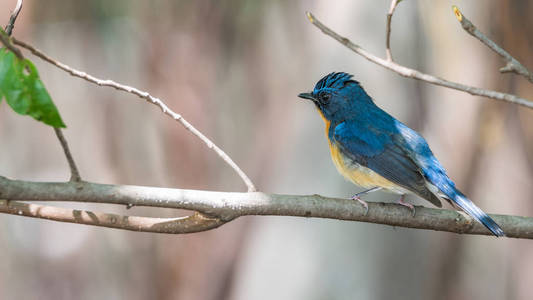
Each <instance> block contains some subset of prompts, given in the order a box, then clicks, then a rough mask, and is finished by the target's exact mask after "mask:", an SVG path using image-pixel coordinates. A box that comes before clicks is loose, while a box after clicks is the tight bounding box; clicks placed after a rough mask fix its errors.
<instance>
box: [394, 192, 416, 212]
mask: <svg viewBox="0 0 533 300" xmlns="http://www.w3.org/2000/svg"><path fill="white" fill-rule="evenodd" d="M404 199H405V195H401V196H400V198H398V201H397V203H398V204H400V205H403V206H405V207H407V208H409V210H410V211H411V214H412V215H413V217H414V216H415V214H416V209H415V207H414V206H413V204H411V203H407V202H405V201H403V200H404Z"/></svg>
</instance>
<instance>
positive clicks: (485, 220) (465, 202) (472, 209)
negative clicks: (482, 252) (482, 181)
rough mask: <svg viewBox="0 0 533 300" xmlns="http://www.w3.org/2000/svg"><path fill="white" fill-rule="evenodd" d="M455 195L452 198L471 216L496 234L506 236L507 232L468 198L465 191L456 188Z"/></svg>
mask: <svg viewBox="0 0 533 300" xmlns="http://www.w3.org/2000/svg"><path fill="white" fill-rule="evenodd" d="M454 194H455V195H454V196H455V197H453V198H452V199H451V200H452V201H453V202H454V203H455V204H457V205H458V206H459V207H460V208H461V209H462V210H464V211H465V212H466V213H467V214H469V215H470V216H471V217H473V218H474V219H476V220H477V221H478V222H479V223H481V224H483V225H485V227H487V228H488V229H489V230H490V231H491V232H492V233H493V234H494V235H495V236H505V233H504V232H503V230H502V229H501V228H500V226H499V225H498V224H496V222H494V220H493V219H492V218H491V217H489V216H488V215H487V214H486V213H484V212H483V211H482V210H481V209H480V208H479V207H477V206H476V205H475V204H474V203H473V202H472V201H470V199H468V198H467V197H466V196H465V195H463V193H461V192H459V191H457V190H456V192H455V193H454Z"/></svg>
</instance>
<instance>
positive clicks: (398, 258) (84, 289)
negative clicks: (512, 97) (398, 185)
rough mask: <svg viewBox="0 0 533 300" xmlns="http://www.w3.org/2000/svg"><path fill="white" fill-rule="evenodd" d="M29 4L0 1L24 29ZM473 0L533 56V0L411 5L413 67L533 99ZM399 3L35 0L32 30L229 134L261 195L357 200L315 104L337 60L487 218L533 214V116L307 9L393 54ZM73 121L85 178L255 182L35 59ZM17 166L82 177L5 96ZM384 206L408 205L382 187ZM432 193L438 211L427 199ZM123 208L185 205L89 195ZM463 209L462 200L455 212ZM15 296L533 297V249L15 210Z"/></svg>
mask: <svg viewBox="0 0 533 300" xmlns="http://www.w3.org/2000/svg"><path fill="white" fill-rule="evenodd" d="M15 3H16V1H15V0H0V23H1V24H7V21H8V19H9V16H10V13H11V10H12V9H13V8H14V7H15ZM452 4H456V5H458V6H459V8H460V9H461V10H462V12H463V13H464V14H465V16H467V17H468V18H469V19H470V20H472V22H473V23H474V24H476V25H477V26H478V27H479V29H480V30H481V31H483V32H484V33H486V34H487V35H488V36H489V37H490V38H492V39H493V40H494V41H496V42H497V43H499V44H500V45H501V46H503V47H504V48H505V49H506V50H508V51H509V52H510V53H511V54H512V55H513V56H514V57H516V58H517V59H518V60H520V61H521V62H522V63H523V64H524V65H525V66H527V67H529V68H530V69H532V68H533V56H532V55H531V53H533V18H530V14H531V12H533V3H531V2H529V1H510V0H507V1H496V0H492V1H484V0H477V1H429V0H420V1H405V2H402V3H401V4H400V5H399V6H398V8H397V10H396V13H395V15H394V18H393V30H392V47H393V48H392V50H393V56H394V58H395V59H396V60H397V61H398V62H399V63H401V64H404V65H406V66H409V67H412V68H415V69H418V70H421V71H424V72H427V73H430V74H434V75H437V76H442V77H444V78H447V79H450V80H453V81H458V82H462V83H466V84H470V85H474V86H480V87H485V88H490V89H495V90H498V91H504V92H509V93H515V94H518V95H520V96H522V97H524V98H528V99H533V85H532V84H530V83H529V82H527V81H526V80H525V79H523V78H521V77H518V76H516V75H512V74H505V75H502V74H499V72H498V68H499V67H501V66H503V65H504V62H503V61H502V60H501V59H500V57H498V56H497V55H496V54H494V53H492V52H491V51H490V50H489V49H487V48H486V47H485V46H483V45H482V44H481V43H480V42H479V41H477V40H475V39H474V38H472V37H471V36H469V35H468V34H466V33H465V32H464V31H463V29H462V28H461V27H460V25H459V23H458V22H457V20H456V18H455V16H454V14H453V13H452V9H451V5H452ZM389 5H390V1H370V0H359V1H348V0H343V1H334V2H332V1H252V0H233V1H205V0H200V1H170V0H168V1H162V0H156V1H140V0H135V1H133V0H130V1H126V0H120V1H119V0H115V1H103V0H98V1H96V0H91V1H59V0H47V1H29V0H26V1H25V2H24V7H23V9H22V12H21V14H20V16H19V18H18V20H17V23H16V26H15V29H14V36H16V37H17V38H19V39H21V40H23V41H26V42H29V43H30V44H32V45H34V46H35V47H37V48H39V49H42V50H43V51H44V52H45V53H47V54H49V55H50V56H52V57H54V58H56V59H58V60H60V61H62V62H64V63H66V64H68V65H71V66H73V67H75V68H78V69H80V70H83V71H86V72H88V73H90V74H93V75H95V76H97V77H100V78H110V79H113V80H115V81H117V82H121V83H125V84H129V85H132V86H135V87H138V88H139V89H142V90H146V91H149V92H150V93H152V95H154V96H156V97H160V98H161V99H163V101H165V102H166V103H167V104H168V105H169V106H170V107H171V108H172V109H173V110H175V111H176V112H178V113H181V114H182V115H183V116H184V117H185V118H186V119H187V120H189V121H190V122H191V123H192V124H194V125H195V126H196V127H197V128H198V129H199V130H201V131H202V132H203V133H205V134H206V135H207V136H209V137H210V138H212V139H213V140H214V142H215V143H217V144H218V145H219V146H220V147H221V148H222V149H224V150H225V151H226V152H227V153H228V154H229V155H230V156H231V157H232V158H233V159H234V160H235V161H236V162H237V164H239V165H240V166H241V167H242V168H243V169H244V171H245V172H246V173H247V174H248V175H249V176H250V177H251V178H252V180H253V181H254V182H255V183H256V185H257V186H258V188H259V189H260V190H261V191H264V192H269V193H287V194H314V193H317V194H321V195H325V196H331V197H349V196H351V195H352V194H354V193H355V192H357V191H360V190H359V189H358V188H357V187H355V186H353V185H352V184H350V183H348V182H347V181H345V180H344V179H343V178H342V177H341V176H340V175H338V174H337V172H336V170H335V168H334V166H333V164H332V162H331V160H330V158H329V153H328V151H329V149H328V146H327V142H326V139H325V137H324V124H323V122H322V120H321V119H320V118H319V117H318V114H317V113H316V111H315V109H314V107H313V106H312V105H311V104H310V103H307V102H304V101H302V100H301V99H299V98H297V97H296V95H297V94H298V93H299V92H304V91H309V90H311V89H312V88H313V86H314V84H315V83H316V81H318V80H319V79H320V78H321V77H322V76H323V75H325V74H327V73H329V72H332V71H345V72H349V73H352V74H354V75H355V78H356V79H357V80H359V81H360V82H361V83H362V85H363V86H364V87H365V89H366V90H367V92H368V93H369V94H370V95H371V96H372V97H373V98H374V99H375V101H376V103H377V104H378V105H379V106H381V107H383V108H384V109H386V110H387V111H388V112H390V113H391V114H393V115H394V116H396V117H397V118H398V119H400V120H401V121H403V122H404V123H406V124H407V125H409V126H410V127H412V128H415V129H416V130H418V131H420V132H421V133H422V134H423V135H424V136H425V137H426V139H427V140H428V142H429V144H430V145H431V147H432V149H433V151H434V153H435V154H436V156H437V157H438V158H439V159H440V161H441V162H442V164H443V165H444V166H445V167H446V169H447V170H448V173H449V175H450V176H451V177H452V178H453V179H454V180H455V182H456V183H457V185H458V186H459V187H460V188H461V189H462V190H463V192H465V193H466V194H467V195H469V196H470V198H472V199H473V200H474V202H476V203H477V204H479V206H480V207H481V208H483V209H484V210H485V211H486V212H489V213H501V214H516V215H528V216H532V215H533V202H532V201H531V200H532V199H531V196H530V195H531V194H532V192H533V184H532V180H531V179H532V172H533V113H532V111H531V110H527V109H524V108H521V107H519V106H516V105H511V104H507V103H500V102H497V101H494V100H489V99H483V98H478V97H472V96H470V95H468V94H465V93H461V92H458V91H454V90H449V89H445V88H441V87H435V86H431V85H428V84H425V83H420V82H417V81H415V80H411V79H406V78H402V77H400V76H398V75H396V74H394V73H391V72H390V71H387V70H385V69H383V68H382V67H379V66H377V65H374V64H372V63H370V62H368V61H366V60H365V59H363V58H361V57H360V56H358V55H356V54H354V53H352V52H350V51H349V50H347V49H346V48H344V47H343V46H341V45H340V44H339V43H337V42H336V41H334V40H332V39H331V38H329V37H327V36H325V35H324V34H322V33H321V32H320V31H319V30H317V29H316V28H315V27H314V26H312V25H311V24H310V23H309V22H308V21H307V19H306V17H305V15H304V12H305V11H311V12H313V13H314V14H315V15H316V16H317V17H318V18H319V19H320V20H321V21H323V22H324V23H325V24H326V25H328V26H330V27H331V28H332V29H334V30H336V31H337V32H338V33H340V34H342V35H345V36H347V37H349V38H350V39H352V41H354V42H355V43H357V44H359V45H361V46H363V47H364V48H366V49H368V50H369V51H371V52H373V53H375V54H377V55H380V56H382V57H384V56H385V50H384V42H385V15H386V12H387V10H388V8H389ZM26 55H27V56H28V57H29V58H30V59H31V60H33V61H34V62H35V63H36V65H37V67H38V69H39V71H40V74H41V77H42V79H43V81H44V83H45V84H46V86H47V87H48V89H49V91H50V94H51V95H52V98H53V99H54V101H55V103H56V105H57V106H58V109H59V111H60V113H61V115H62V117H63V120H64V121H65V123H66V124H67V126H68V128H67V129H66V130H65V131H64V133H65V135H66V137H67V139H68V142H69V144H70V147H71V150H72V152H73V155H74V157H75V159H76V161H77V163H78V167H79V169H80V172H81V175H82V177H83V178H84V179H85V180H88V181H94V182H101V183H115V184H135V185H150V186H162V187H176V188H187V189H206V190H222V191H245V187H244V185H243V184H242V182H241V181H240V179H239V178H238V177H237V175H235V174H234V172H233V171H232V170H231V169H229V168H228V167H227V166H226V165H225V164H224V163H223V162H222V161H221V160H220V159H219V158H218V157H217V156H216V155H215V154H214V153H213V152H211V151H209V150H208V149H207V148H206V147H205V146H204V145H203V144H202V143H201V142H200V141H199V140H198V139H196V138H195V137H193V136H192V135H191V134H190V133H189V132H187V131H185V130H184V129H183V128H182V127H181V126H180V125H179V124H177V123H176V122H174V121H172V120H171V119H170V118H168V117H167V116H165V115H163V114H162V113H161V112H160V111H159V109H158V108H157V107H155V106H153V105H150V104H148V103H146V102H145V101H144V100H140V99H139V98H137V97H135V96H132V95H129V94H125V93H122V92H117V91H115V90H113V89H111V88H100V87H97V86H94V85H92V84H89V83H87V82H85V81H83V80H81V79H77V78H73V77H71V76H69V75H68V74H66V73H64V72H63V71H60V70H58V69H56V68H54V67H52V66H50V65H48V64H45V63H43V62H42V61H41V60H39V59H38V58H36V57H33V56H31V55H30V54H29V53H26ZM0 145H1V146H0V175H2V176H7V177H10V178H17V179H24V180H38V181H65V180H68V178H69V171H68V166H67V163H66V161H65V158H64V155H63V152H62V150H61V148H60V145H59V143H58V141H57V139H56V137H55V134H54V132H53V130H52V129H50V128H49V127H47V126H45V125H43V124H41V123H38V122H35V121H34V120H33V119H31V118H29V117H22V116H19V115H16V114H15V113H14V112H13V111H11V109H10V108H9V107H8V106H7V105H6V104H5V103H0ZM366 199H367V200H369V201H394V199H395V196H394V195H391V194H386V193H379V192H377V193H374V194H371V195H369V196H368V197H367V198H366ZM410 201H411V202H413V203H415V204H422V205H428V206H429V205H430V204H429V203H427V202H423V201H422V200H420V199H415V198H411V199H410ZM72 206H73V207H78V208H86V209H94V210H98V211H111V212H118V213H122V214H136V215H159V216H175V215H177V214H179V213H183V212H176V211H174V210H164V209H161V210H156V209H145V208H139V207H135V208H133V209H131V210H128V211H127V210H126V209H125V208H124V207H112V206H104V207H102V206H96V205H82V204H77V205H72ZM448 208H449V206H448ZM0 222H1V226H0V298H1V299H15V298H16V299H391V298H394V299H531V294H532V286H531V282H532V281H533V243H532V242H531V241H527V240H514V239H496V238H491V237H483V236H460V235H456V234H450V233H443V232H432V231H422V230H411V229H404V228H392V227H388V226H383V225H373V224H365V223H356V222H344V221H336V220H321V219H306V218H293V217H243V218H240V219H238V220H235V221H233V222H231V223H229V224H226V225H224V226H222V227H220V228H218V229H216V230H212V231H208V232H204V233H197V234H190V235H176V236H173V235H162V234H159V235H158V234H148V233H134V232H127V231H120V230H114V229H105V228H96V227H87V226H80V225H73V224H63V223H55V222H50V221H44V220H36V219H29V218H21V217H17V216H10V215H1V216H0Z"/></svg>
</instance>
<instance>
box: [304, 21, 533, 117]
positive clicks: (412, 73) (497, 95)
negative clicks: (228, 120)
mask: <svg viewBox="0 0 533 300" xmlns="http://www.w3.org/2000/svg"><path fill="white" fill-rule="evenodd" d="M307 18H308V19H309V21H310V22H311V23H312V24H313V25H315V26H316V27H317V28H318V29H320V30H321V31H322V32H323V33H324V34H326V35H328V36H330V37H332V38H333V39H335V40H337V41H338V42H339V43H341V44H343V45H344V46H346V47H347V48H348V49H350V50H352V51H353V52H355V53H357V54H359V55H361V56H362V57H364V58H366V59H367V60H369V61H371V62H373V63H375V64H378V65H380V66H382V67H385V68H387V69H389V70H391V71H393V72H395V73H397V74H399V75H401V76H404V77H408V78H414V79H418V80H421V81H424V82H428V83H431V84H435V85H440V86H444V87H447V88H451V89H455V90H458V91H463V92H466V93H469V94H471V95H477V96H483V97H487V98H491V99H496V100H501V101H506V102H511V103H514V104H518V105H522V106H525V107H527V108H533V102H532V101H530V100H527V99H524V98H520V97H518V96H515V95H512V94H506V93H501V92H496V91H492V90H486V89H481V88H477V87H473V86H468V85H465V84H462V83H457V82H452V81H448V80H446V79H442V78H440V77H436V76H433V75H429V74H425V73H422V72H420V71H417V70H414V69H411V68H407V67H405V66H402V65H399V64H397V63H395V62H394V61H388V60H386V59H382V58H380V57H377V56H375V55H374V54H372V53H370V52H368V51H366V50H365V49H363V48H361V47H360V46H359V45H356V44H354V43H353V42H352V41H350V40H349V39H347V38H345V37H343V36H341V35H339V34H337V33H336V32H334V31H333V30H331V29H330V28H328V27H327V26H326V25H324V24H322V23H321V22H320V21H319V20H318V19H316V18H315V16H314V15H313V14H311V13H310V12H307Z"/></svg>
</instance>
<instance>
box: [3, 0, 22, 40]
mask: <svg viewBox="0 0 533 300" xmlns="http://www.w3.org/2000/svg"><path fill="white" fill-rule="evenodd" d="M21 9H22V0H18V1H17V4H16V5H15V9H14V10H13V12H12V13H11V17H10V18H9V23H7V26H6V28H5V31H6V33H7V35H8V36H10V35H11V33H12V32H13V28H15V21H16V20H17V17H18V16H19V13H20V10H21Z"/></svg>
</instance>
